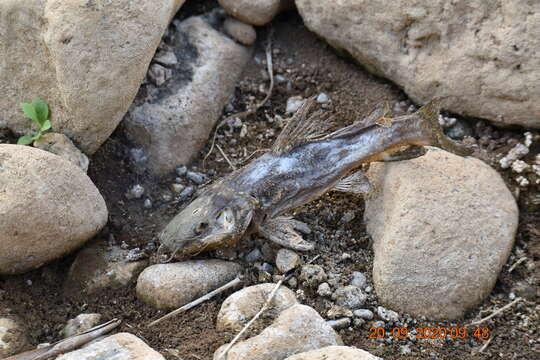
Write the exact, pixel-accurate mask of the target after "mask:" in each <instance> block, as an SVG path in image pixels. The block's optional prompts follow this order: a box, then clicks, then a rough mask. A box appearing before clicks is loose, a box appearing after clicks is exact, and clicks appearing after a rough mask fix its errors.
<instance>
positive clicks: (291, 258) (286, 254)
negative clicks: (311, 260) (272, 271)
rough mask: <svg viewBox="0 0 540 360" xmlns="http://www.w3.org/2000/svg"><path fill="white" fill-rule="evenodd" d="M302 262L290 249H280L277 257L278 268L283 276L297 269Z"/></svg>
mask: <svg viewBox="0 0 540 360" xmlns="http://www.w3.org/2000/svg"><path fill="white" fill-rule="evenodd" d="M301 262H302V261H301V259H300V256H298V254H297V253H295V252H294V251H292V250H290V249H280V250H279V251H278V253H277V256H276V267H277V268H278V270H279V271H280V272H281V273H282V274H285V273H287V272H289V271H291V270H292V269H294V268H296V267H297V266H299V265H300V263H301Z"/></svg>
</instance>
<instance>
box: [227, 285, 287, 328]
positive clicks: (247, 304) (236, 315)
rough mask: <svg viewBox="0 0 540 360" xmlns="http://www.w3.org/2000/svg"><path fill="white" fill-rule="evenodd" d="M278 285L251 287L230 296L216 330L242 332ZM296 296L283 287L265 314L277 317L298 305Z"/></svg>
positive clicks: (277, 292)
mask: <svg viewBox="0 0 540 360" xmlns="http://www.w3.org/2000/svg"><path fill="white" fill-rule="evenodd" d="M275 287H276V284H272V283H266V284H258V285H253V286H249V287H247V288H244V289H242V290H240V291H237V292H235V293H234V294H232V295H231V296H229V297H228V298H227V299H225V301H224V302H223V304H222V305H221V309H220V310H219V313H218V316H217V320H216V328H217V329H218V330H232V331H240V330H242V328H243V327H244V325H246V323H247V322H248V321H250V320H251V319H252V318H253V317H254V316H255V314H257V313H258V312H259V310H260V309H261V308H262V307H263V305H264V303H265V302H266V301H267V299H268V296H269V295H270V294H271V293H272V291H273V290H274V288H275ZM297 303H298V301H297V300H296V296H295V295H294V292H292V291H291V290H290V289H288V288H286V287H284V286H281V287H280V288H279V289H278V290H277V291H276V293H275V295H274V297H273V298H272V301H271V302H270V304H269V308H268V310H267V311H266V312H265V318H268V316H272V317H274V318H275V317H277V316H278V315H279V314H280V313H281V312H282V311H283V310H285V309H288V308H290V307H291V306H293V305H295V304H297Z"/></svg>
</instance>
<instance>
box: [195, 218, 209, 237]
mask: <svg viewBox="0 0 540 360" xmlns="http://www.w3.org/2000/svg"><path fill="white" fill-rule="evenodd" d="M207 229H208V223H207V222H204V221H203V222H201V223H199V225H197V227H196V228H195V234H197V235H199V234H202V233H203V232H205V231H206V230H207Z"/></svg>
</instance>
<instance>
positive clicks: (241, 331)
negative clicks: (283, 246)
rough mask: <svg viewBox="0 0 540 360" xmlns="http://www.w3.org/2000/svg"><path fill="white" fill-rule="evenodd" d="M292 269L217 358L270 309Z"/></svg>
mask: <svg viewBox="0 0 540 360" xmlns="http://www.w3.org/2000/svg"><path fill="white" fill-rule="evenodd" d="M319 257H320V255H317V256H315V257H314V258H313V259H311V260H310V261H309V262H308V264H311V263H312V262H314V261H315V260H317V259H318V258H319ZM292 270H294V269H292ZM292 270H289V272H290V274H289V275H286V276H283V277H282V278H281V280H279V281H278V282H277V284H276V286H274V288H273V289H272V292H271V293H270V295H268V298H267V299H266V301H265V302H264V304H263V306H262V307H261V309H260V310H259V312H258V313H257V314H255V316H253V318H251V320H249V322H248V323H247V324H246V325H245V326H244V327H243V328H242V330H240V332H239V333H238V334H236V336H235V337H234V339H232V341H231V342H230V343H229V345H227V347H226V348H225V350H223V352H222V353H221V354H219V356H218V357H217V358H216V360H221V359H222V358H223V357H224V356H225V355H227V353H228V352H229V350H231V348H232V347H233V346H234V344H236V342H237V341H238V339H240V338H241V337H242V335H244V333H245V332H246V331H247V329H249V327H250V326H251V325H252V324H253V323H254V322H255V321H256V320H257V319H258V318H259V317H260V316H261V314H262V313H263V312H265V311H266V309H268V307H269V306H270V303H271V302H272V300H273V299H274V296H275V295H276V292H277V291H278V289H279V287H280V286H281V284H283V282H284V281H286V280H287V279H289V278H290V277H291V276H292Z"/></svg>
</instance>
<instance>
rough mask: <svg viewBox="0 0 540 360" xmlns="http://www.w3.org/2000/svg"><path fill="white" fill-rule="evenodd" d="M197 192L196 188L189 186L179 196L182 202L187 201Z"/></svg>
mask: <svg viewBox="0 0 540 360" xmlns="http://www.w3.org/2000/svg"><path fill="white" fill-rule="evenodd" d="M194 192H195V188H194V187H193V186H187V187H186V188H185V189H184V190H183V191H182V192H181V193H180V195H179V196H178V198H179V199H180V200H186V199H187V198H189V197H190V196H191V195H193V193H194Z"/></svg>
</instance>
